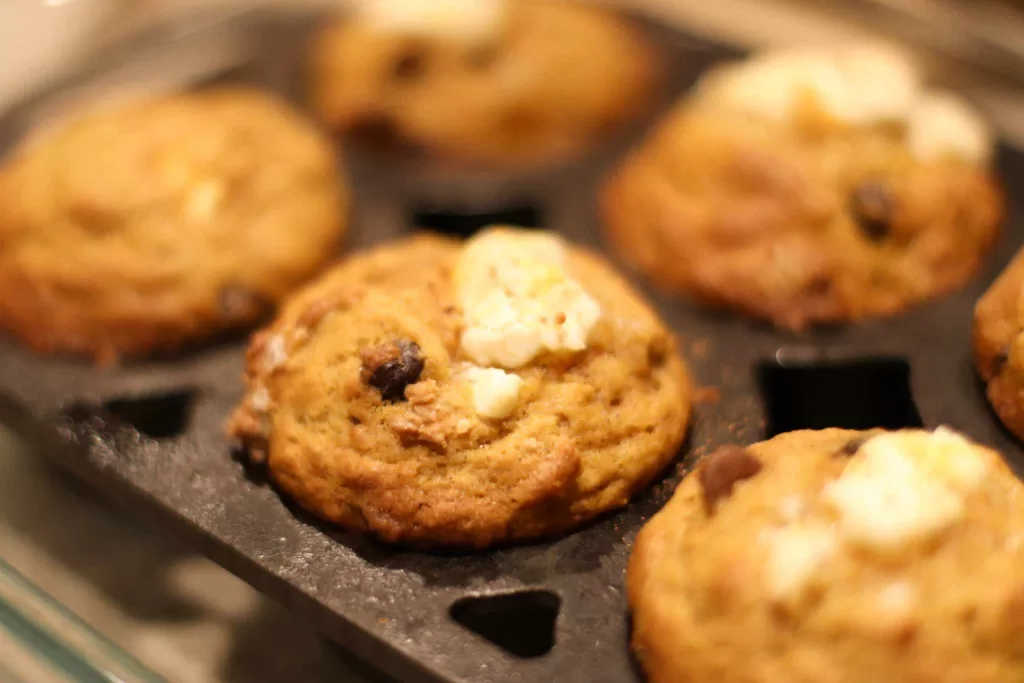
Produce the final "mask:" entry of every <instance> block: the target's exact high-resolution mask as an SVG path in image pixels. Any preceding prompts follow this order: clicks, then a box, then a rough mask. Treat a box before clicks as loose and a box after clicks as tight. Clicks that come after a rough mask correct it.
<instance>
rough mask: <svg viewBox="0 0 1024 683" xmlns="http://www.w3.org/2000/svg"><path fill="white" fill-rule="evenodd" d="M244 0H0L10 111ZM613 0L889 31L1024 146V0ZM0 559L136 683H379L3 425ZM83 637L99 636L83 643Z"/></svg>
mask: <svg viewBox="0 0 1024 683" xmlns="http://www.w3.org/2000/svg"><path fill="white" fill-rule="evenodd" d="M423 1H429V0H423ZM245 4H251V3H246V2H245V0H2V1H0V110H3V109H6V108H7V107H9V106H10V105H11V104H12V103H14V102H16V101H17V100H18V99H19V98H20V97H22V96H24V95H25V94H26V93H27V92H29V91H31V90H32V89H33V88H35V87H38V86H39V84H41V83H43V82H45V81H47V80H49V79H52V78H54V77H55V76H56V75H58V74H59V72H60V71H61V70H62V69H65V68H68V67H69V66H71V65H74V64H77V63H80V62H81V60H84V59H87V58H88V56H89V55H90V54H92V53H94V52H95V51H97V50H100V49H102V47H103V46H104V45H106V44H109V43H110V42H111V41H116V40H117V39H118V38H119V37H123V36H125V35H127V34H130V33H131V32H133V31H136V30H139V29H140V28H143V27H145V26H146V25H149V24H152V23H153V22H158V21H165V20H167V19H168V17H172V16H174V15H177V14H183V13H189V12H193V11H195V10H196V8H197V7H199V8H202V9H203V10H205V11H209V10H211V8H213V9H222V10H223V11H235V10H237V9H238V8H239V6H241V5H245ZM279 4H287V5H288V6H289V7H290V8H293V9H295V8H298V6H299V5H300V4H320V5H322V4H324V3H323V2H315V1H314V0H307V1H306V2H302V0H282V2H280V3H279ZM616 4H619V5H624V6H636V7H638V8H640V9H642V10H644V11H648V12H651V13H654V14H656V15H658V16H661V17H663V18H665V19H666V20H667V21H671V22H675V23H678V24H679V25H680V26H682V27H684V28H685V29H686V30H688V31H692V32H694V33H696V34H700V35H705V36H710V37H712V38H714V39H716V40H720V41H724V42H728V43H732V44H735V45H737V46H741V47H747V48H749V47H757V46H764V45H776V44H787V43H799V42H829V41H832V40H836V41H839V40H844V39H848V38H855V37H862V36H868V35H875V34H878V33H886V34H889V35H892V36H894V37H897V38H900V39H903V40H907V41H909V42H910V44H911V46H912V47H914V48H916V49H917V50H918V51H920V52H921V53H922V54H923V55H924V56H926V58H927V60H928V61H930V62H931V63H932V66H933V67H934V68H936V69H940V70H941V71H942V73H943V76H944V79H945V80H946V81H947V84H950V85H955V86H956V87H958V88H960V89H962V90H963V91H964V92H965V93H966V94H967V95H968V97H969V98H970V99H972V100H973V101H975V102H976V103H977V104H978V105H979V106H980V107H981V108H982V109H983V110H984V111H985V113H986V114H987V115H988V116H989V117H990V118H991V119H992V120H993V122H994V123H995V124H996V126H997V128H998V129H1000V131H1001V132H1002V134H1003V135H1004V136H1005V137H1006V138H1007V139H1008V140H1010V141H1013V142H1018V143H1019V142H1020V141H1022V140H1024V97H1022V96H1021V95H1022V92H1021V91H1022V81H1024V2H1020V0H1006V1H1005V2H996V1H994V0H992V1H988V0H945V1H940V0H845V1H844V2H836V1H835V0H832V1H829V0H716V2H705V1H703V0H642V1H637V2H629V0H622V2H619V3H616ZM168 68H169V69H170V70H171V72H170V73H168V78H169V79H174V78H181V77H182V76H183V74H182V73H181V70H182V69H185V70H187V68H188V63H187V60H170V61H169V62H168ZM175 70H177V71H175ZM0 561H2V562H0V617H2V616H3V615H4V611H3V605H4V601H7V603H8V606H10V604H11V603H15V602H18V601H20V604H21V609H22V611H23V612H26V611H28V612H32V613H34V614H38V615H39V616H40V619H41V620H43V621H45V620H47V619H49V620H50V621H49V622H48V623H50V624H51V626H52V628H51V630H52V631H56V632H59V633H60V634H61V637H62V638H79V639H82V640H80V641H78V645H77V647H79V649H81V648H83V647H84V648H86V649H88V650H89V652H90V653H91V656H92V657H94V658H95V659H96V660H97V661H101V662H107V664H108V665H109V667H110V668H111V669H110V670H116V669H117V668H118V667H122V668H121V669H120V670H122V671H125V672H128V673H125V674H124V675H125V677H126V679H127V680H161V679H166V680H170V681H189V682H194V683H207V682H210V683H213V682H215V681H216V682H219V681H224V682H228V683H235V682H242V681H245V682H253V683H260V682H270V681H304V682H307V683H315V682H318V681H333V682H336V683H337V682H342V683H347V682H353V683H358V682H362V681H370V680H377V679H374V678H373V676H372V675H371V674H368V673H367V672H366V671H364V670H362V669H361V668H360V666H359V665H358V664H356V663H355V662H352V661H351V660H350V659H349V658H347V657H346V656H345V655H344V654H343V653H342V652H341V651H340V650H339V649H338V648H336V647H334V646H333V645H331V644H329V643H328V642H327V641H326V640H324V639H322V638H320V637H319V636H318V635H317V634H316V633H315V632H314V631H313V629H312V628H311V627H310V626H308V625H306V624H303V623H301V622H300V621H299V620H297V619H295V618H292V617H291V616H290V615H289V614H288V613H287V612H286V611H285V610H284V609H283V608H281V607H278V606H277V605H275V604H273V603H272V602H270V601H269V600H267V599H266V598H264V597H262V596H261V595H259V594H258V593H256V592H255V591H254V590H253V589H252V588H250V587H249V586H248V585H246V584H245V583H243V582H241V581H240V580H238V579H236V578H234V577H233V576H232V575H230V574H228V573H227V572H226V571H224V570H222V569H220V568H219V567H217V566H215V565H213V564H212V563H210V562H208V561H206V560H205V559H203V558H201V557H200V556H198V555H196V554H194V553H191V552H189V550H188V549H186V548H184V547H181V546H180V545H178V544H177V543H176V542H175V541H174V539H172V538H170V537H168V536H167V535H165V534H164V533H162V532H161V531H160V530H158V529H156V528H154V527H151V526H149V525H148V524H147V523H146V521H145V520H141V519H134V518H130V517H129V516H126V515H124V514H122V513H120V512H119V511H118V510H116V509H115V508H113V507H112V506H110V505H108V504H106V503H105V502H104V501H103V500H101V499H100V498H99V497H98V496H97V495H96V494H94V493H93V492H91V491H90V490H89V489H88V488H87V487H85V486H84V485H82V484H79V483H77V482H75V481H73V480H71V479H70V478H69V477H68V476H65V475H63V474H61V473H60V472H58V471H56V470H55V469H54V468H53V467H52V466H50V465H49V464H47V463H46V462H45V461H44V460H43V459H42V458H40V457H38V455H34V454H32V453H31V452H30V451H29V450H28V449H27V448H26V446H25V444H23V443H21V442H19V441H18V440H17V439H16V438H15V437H13V436H11V435H9V434H7V433H4V432H0ZM19 576H21V577H24V578H27V579H28V580H29V581H30V582H31V583H32V584H34V585H35V586H36V587H38V588H39V589H41V591H42V592H40V593H34V592H33V591H32V590H31V589H29V588H27V587H26V585H25V584H23V583H20V582H21V579H20V578H18V577H19ZM47 595H48V596H49V597H46V596H47ZM51 599H52V601H53V602H52V603H51V602H50V600H51ZM58 604H62V605H66V606H67V608H69V609H70V611H71V612H73V613H74V614H77V615H78V616H80V617H81V618H82V619H83V620H84V622H86V623H87V624H89V625H90V627H91V629H95V631H97V632H99V633H102V634H103V635H104V636H105V638H106V639H108V640H100V639H97V638H96V634H95V633H93V631H92V630H90V628H87V627H85V626H84V625H82V624H80V623H78V622H77V621H74V620H73V619H71V618H70V617H68V616H67V615H65V614H64V613H63V612H61V611H60V609H59V608H56V609H55V605H58ZM48 610H50V611H49V612H48ZM47 614H48V615H49V616H46V615H47ZM8 616H9V615H8ZM3 621H4V620H3V619H2V618H0V622H3ZM11 628H12V627H10V623H9V622H8V628H7V630H6V631H5V629H3V628H0V681H5V682H6V681H19V680H24V681H49V680H54V681H57V680H66V679H65V678H63V677H62V675H61V674H58V673H55V671H54V670H51V669H49V668H47V665H45V664H40V663H39V661H40V659H39V657H38V656H37V655H38V652H34V651H33V648H35V649H36V650H38V649H40V648H41V649H43V650H47V648H49V650H47V652H48V653H49V656H51V658H52V657H56V656H59V655H60V651H61V648H62V644H61V642H59V641H57V642H54V641H50V640H48V639H47V635H46V633H35V632H27V631H25V629H29V630H31V629H30V627H29V626H26V625H25V624H22V625H21V626H20V627H19V628H21V629H22V631H21V632H20V634H14V632H13V631H12V630H11ZM26 633H27V635H26ZM15 635H17V636H18V637H17V638H16V637H15ZM33 639H34V640H33ZM86 641H88V642H89V643H91V644H89V645H83V644H82V643H85V642H86ZM26 643H28V645H26ZM125 653H130V657H129V656H128V655H127V654H125ZM69 666H70V665H69ZM150 672H151V673H150ZM132 677H134V678H132ZM79 680H93V679H89V678H80V679H79ZM98 680H111V679H109V678H103V679H98Z"/></svg>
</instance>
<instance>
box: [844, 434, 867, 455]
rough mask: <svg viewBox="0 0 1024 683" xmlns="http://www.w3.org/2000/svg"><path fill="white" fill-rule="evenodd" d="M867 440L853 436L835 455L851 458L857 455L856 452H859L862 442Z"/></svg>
mask: <svg viewBox="0 0 1024 683" xmlns="http://www.w3.org/2000/svg"><path fill="white" fill-rule="evenodd" d="M867 440H868V437H866V436H855V437H853V438H852V439H850V440H849V441H847V442H846V443H845V444H843V447H842V448H840V449H839V452H838V453H837V455H844V456H846V457H848V458H849V457H853V456H854V455H857V451H859V450H860V447H861V446H863V445H864V442H865V441H867Z"/></svg>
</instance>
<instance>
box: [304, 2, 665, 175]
mask: <svg viewBox="0 0 1024 683" xmlns="http://www.w3.org/2000/svg"><path fill="white" fill-rule="evenodd" d="M656 61H657V60H656V56H655V54H654V50H653V48H652V47H651V46H650V45H648V44H647V42H645V40H644V38H643V36H642V35H641V33H640V32H639V31H638V30H637V29H636V28H634V27H633V26H631V25H630V24H629V23H628V22H627V21H626V20H625V19H623V18H621V17H619V16H617V15H616V14H614V13H612V12H610V11H609V10H606V9H602V8H599V7H593V6H584V5H577V4H574V3H571V2H560V1H558V0H435V1H434V2H419V1H418V0H375V1H373V2H365V3H363V4H361V5H360V6H359V9H358V10H357V11H356V12H355V14H354V16H352V17H350V18H349V17H346V18H342V19H339V20H337V21H336V22H335V23H334V24H333V25H330V26H328V27H326V28H325V29H324V30H323V31H322V33H321V34H320V35H319V36H318V38H317V39H316V41H315V44H314V46H313V48H312V52H311V55H310V65H309V66H310V68H309V93H310V102H311V106H312V109H313V110H314V111H315V112H316V113H317V115H318V117H319V118H320V120H321V121H323V122H324V124H325V125H327V126H328V127H330V128H332V129H334V130H337V131H353V130H355V131H357V132H358V133H359V134H361V135H362V136H363V138H364V139H370V140H372V141H374V142H377V143H380V142H387V143H389V144H390V145H391V146H392V147H401V148H403V149H404V150H405V151H407V152H408V151H415V152H417V153H419V154H422V155H427V156H430V157H434V158H437V159H441V160H446V161H454V162H457V163H462V164H466V165H476V166H487V167H499V168H507V167H514V166H522V165H530V164H542V163H549V162H556V161H559V160H562V159H565V158H567V157H571V156H573V155H575V154H577V153H579V152H581V151H582V150H583V149H584V148H586V147H588V146H590V145H593V144H594V142H595V140H599V139H601V138H604V137H606V136H608V135H609V134H610V133H611V132H612V131H614V130H615V129H617V128H619V127H620V126H621V125H622V124H623V123H624V122H626V121H628V120H629V119H632V118H634V117H635V116H636V115H637V114H638V113H640V112H641V111H642V110H643V109H644V108H645V105H646V104H647V103H648V102H649V101H650V100H651V95H652V93H653V92H654V91H655V90H656V88H655V84H656V81H657V73H656V71H657V69H656ZM396 143H397V144H396Z"/></svg>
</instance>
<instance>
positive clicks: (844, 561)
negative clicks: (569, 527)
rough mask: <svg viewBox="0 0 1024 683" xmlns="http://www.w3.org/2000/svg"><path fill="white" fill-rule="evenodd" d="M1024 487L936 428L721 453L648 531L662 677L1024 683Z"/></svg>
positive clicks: (654, 656)
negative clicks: (927, 430)
mask: <svg viewBox="0 0 1024 683" xmlns="http://www.w3.org/2000/svg"><path fill="white" fill-rule="evenodd" d="M1022 566H1024V490H1022V487H1021V483H1020V482H1019V481H1018V480H1017V479H1016V478H1015V477H1014V476H1013V474H1012V473H1011V472H1010V471H1009V469H1008V468H1007V467H1006V465H1005V464H1004V463H1003V461H1002V460H1001V459H1000V457H999V455H998V454H997V453H995V452H993V451H991V450H989V449H987V448H984V447H982V446H979V445H977V444H974V443H971V442H970V441H968V440H967V439H965V438H964V437H962V436H960V435H959V434H957V433H955V432H953V431H952V430H949V429H946V428H941V427H940V428H939V429H936V430H935V431H934V432H926V431H920V430H908V431H899V432H880V431H872V432H850V431H845V430H838V429H827V430H822V431H800V432H790V433H787V434H782V435H780V436H777V437H775V438H773V439H771V440H769V441H765V442H762V443H759V444H755V445H753V446H750V447H749V448H742V447H739V446H725V447H723V448H721V449H720V450H718V451H716V452H714V453H712V454H711V455H710V456H708V457H706V458H704V459H703V460H702V461H701V462H700V463H699V464H698V467H697V470H696V471H695V472H693V473H691V474H690V475H689V476H688V477H687V478H686V479H685V480H684V481H683V483H682V484H681V485H680V487H679V489H678V490H677V492H676V494H675V496H674V497H673V498H672V500H671V501H670V502H669V504H668V505H667V506H666V507H665V508H664V509H663V510H662V511H661V512H660V513H658V514H657V515H656V516H655V517H654V518H652V519H651V521H650V522H649V523H648V524H647V525H646V526H645V527H644V528H643V529H642V530H641V532H640V535H639V536H638V538H637V542H636V546H635V548H634V551H633V555H632V557H631V558H630V564H629V570H628V577H627V583H628V593H629V602H630V605H631V607H632V610H633V628H634V631H633V647H634V649H635V651H636V654H637V656H638V658H639V661H640V663H641V664H642V666H643V668H644V669H645V670H646V671H647V673H648V675H649V680H650V681H651V683H667V682H675V681H719V682H721V683H732V682H734V681H735V682H737V683H738V682H739V681H743V683H769V682H771V683H776V682H778V681H787V682H788V681H794V682H795V681H808V682H810V681H814V682H819V681H829V682H830V683H863V682H864V681H906V682H907V683H910V682H914V683H917V682H921V683H923V682H924V681H928V682H929V683H962V682H963V681H972V682H974V683H1016V682H1017V681H1021V680H1024V573H1022V572H1021V567H1022Z"/></svg>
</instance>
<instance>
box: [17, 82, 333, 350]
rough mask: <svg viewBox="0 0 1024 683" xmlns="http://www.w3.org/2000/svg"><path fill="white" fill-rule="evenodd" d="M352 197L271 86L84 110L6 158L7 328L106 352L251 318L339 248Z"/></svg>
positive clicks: (173, 340)
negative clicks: (263, 90)
mask: <svg viewBox="0 0 1024 683" xmlns="http://www.w3.org/2000/svg"><path fill="white" fill-rule="evenodd" d="M348 202H349V196H348V190H347V188H346V185H345V181H344V179H343V178H341V177H340V176H339V173H338V170H337V168H336V165H335V160H334V152H333V149H332V146H331V145H330V143H329V141H328V140H327V139H326V138H325V137H323V136H322V135H321V134H320V133H319V132H318V131H317V130H316V129H315V127H314V126H313V125H312V124H311V123H310V122H308V121H306V120H304V119H303V118H302V117H301V116H300V115H299V114H298V113H296V112H294V111H292V110H291V109H290V108H289V107H288V105H286V104H285V103H284V102H282V101H279V100H277V99H276V98H273V97H271V96H269V95H265V94H262V93H259V92H257V91H254V90H249V89H243V88H211V89H209V90H201V91H196V92H193V93H182V94H173V95H166V96H160V97H156V98H151V99H144V100H136V101H132V102H128V103H122V104H120V105H110V106H107V107H103V108H96V109H94V110H91V111H87V112H84V113H81V114H80V115H79V116H77V117H76V118H73V119H69V120H67V121H63V122H59V123H55V124H53V125H52V126H51V127H50V128H47V129H44V130H42V131H40V132H38V133H36V134H34V135H33V136H31V137H29V139H27V140H26V141H25V142H24V143H23V144H22V145H21V146H20V147H18V148H17V149H16V150H15V151H14V152H12V153H11V155H10V156H8V157H7V158H5V159H4V160H3V164H2V166H0V291H2V292H4V294H3V295H0V326H2V327H4V328H6V329H7V330H8V331H10V332H12V333H14V334H15V335H17V336H18V337H20V338H21V339H23V340H24V341H25V342H26V343H28V344H29V345H30V346H32V347H33V348H35V349H37V350H39V351H43V352H70V353H77V354H84V355H89V356H93V357H94V358H96V359H97V360H99V361H101V362H109V361H114V360H117V359H118V358H120V357H122V356H139V355H144V354H146V353H149V352H151V351H163V350H173V349H176V348H178V347H181V346H185V345H187V344H189V343H191V342H195V341H198V340H201V339H203V338H205V337H208V336H210V335H214V334H216V333H218V332H222V331H224V330H226V329H229V328H233V327H239V326H244V325H247V324H251V323H253V322H255V321H256V320H257V319H258V318H259V317H262V316H264V315H266V314H267V313H269V312H270V311H271V310H273V307H274V305H275V304H276V303H277V302H278V301H279V300H280V299H281V298H283V297H284V295H285V294H286V293H287V292H288V291H289V290H290V289H292V288H294V287H295V286H297V285H298V284H300V283H301V282H302V281H304V280H305V279H307V278H309V277H310V276H311V275H313V274H314V273H315V272H316V270H317V269H319V267H320V266H322V265H323V264H324V263H325V261H326V260H328V259H329V258H331V256H332V255H333V252H334V251H335V250H336V248H337V247H338V245H339V243H340V241H341V240H342V238H343V236H344V233H345V229H346V221H347V207H348Z"/></svg>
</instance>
